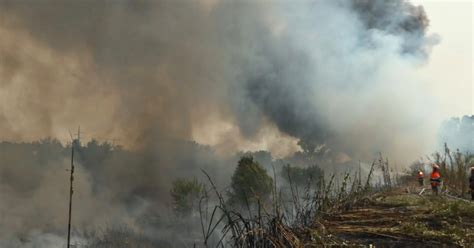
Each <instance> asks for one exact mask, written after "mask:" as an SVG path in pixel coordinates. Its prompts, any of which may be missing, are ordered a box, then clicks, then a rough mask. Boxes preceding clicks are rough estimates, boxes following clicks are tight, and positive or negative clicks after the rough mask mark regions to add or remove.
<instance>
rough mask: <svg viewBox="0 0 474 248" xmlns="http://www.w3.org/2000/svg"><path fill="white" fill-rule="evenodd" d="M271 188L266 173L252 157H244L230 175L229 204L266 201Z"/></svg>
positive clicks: (269, 179)
mask: <svg viewBox="0 0 474 248" xmlns="http://www.w3.org/2000/svg"><path fill="white" fill-rule="evenodd" d="M272 187H273V180H272V178H271V177H270V176H268V174H267V171H266V170H265V169H264V168H263V167H262V166H261V165H260V164H259V163H258V162H257V161H254V160H253V157H252V156H244V157H242V158H241V159H240V160H239V163H238V165H237V168H236V169H235V171H234V174H233V175H232V179H231V191H230V192H229V196H230V202H231V203H240V204H247V203H255V202H256V201H257V200H260V201H266V200H267V199H268V197H269V196H270V193H271V192H272Z"/></svg>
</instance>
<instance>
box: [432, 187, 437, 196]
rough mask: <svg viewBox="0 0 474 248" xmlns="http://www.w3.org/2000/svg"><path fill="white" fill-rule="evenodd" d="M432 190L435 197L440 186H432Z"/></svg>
mask: <svg viewBox="0 0 474 248" xmlns="http://www.w3.org/2000/svg"><path fill="white" fill-rule="evenodd" d="M431 189H432V190H433V193H434V194H435V195H438V186H433V185H431Z"/></svg>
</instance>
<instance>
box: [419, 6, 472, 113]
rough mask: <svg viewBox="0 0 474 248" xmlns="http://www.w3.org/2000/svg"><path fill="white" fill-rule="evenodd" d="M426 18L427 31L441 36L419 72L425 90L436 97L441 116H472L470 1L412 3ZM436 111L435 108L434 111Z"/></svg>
mask: <svg viewBox="0 0 474 248" xmlns="http://www.w3.org/2000/svg"><path fill="white" fill-rule="evenodd" d="M412 2H413V3H415V4H421V5H423V6H424V7H425V10H426V12H427V14H428V16H429V18H430V28H429V32H431V33H437V34H439V35H440V36H441V42H440V43H439V44H438V45H437V46H436V47H435V48H434V50H433V52H432V54H431V59H430V61H429V62H428V64H427V65H425V66H424V67H422V68H421V69H420V73H421V74H422V76H423V78H424V79H426V83H427V85H429V86H428V87H427V89H428V90H430V91H432V92H433V95H434V96H435V97H436V98H438V99H439V100H440V101H439V103H440V104H441V106H438V109H439V111H440V114H441V115H442V116H443V117H449V116H460V115H465V114H474V86H473V78H474V77H473V71H474V64H473V57H474V53H473V49H472V46H473V40H474V38H473V36H474V35H473V27H474V25H473V18H472V14H473V12H474V0H464V1H458V0H413V1H412ZM435 109H436V108H435Z"/></svg>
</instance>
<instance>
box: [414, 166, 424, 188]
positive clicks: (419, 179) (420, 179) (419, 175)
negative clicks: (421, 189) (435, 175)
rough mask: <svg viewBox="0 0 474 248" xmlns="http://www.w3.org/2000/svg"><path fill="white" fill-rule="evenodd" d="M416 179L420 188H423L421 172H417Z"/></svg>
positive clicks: (422, 174)
mask: <svg viewBox="0 0 474 248" xmlns="http://www.w3.org/2000/svg"><path fill="white" fill-rule="evenodd" d="M416 177H417V178H418V183H420V186H423V179H424V177H425V174H424V173H423V171H421V170H418V174H417V175H416Z"/></svg>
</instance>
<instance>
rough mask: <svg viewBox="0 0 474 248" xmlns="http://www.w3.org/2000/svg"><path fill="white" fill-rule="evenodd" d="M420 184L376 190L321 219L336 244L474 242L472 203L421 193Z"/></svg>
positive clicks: (447, 244)
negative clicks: (350, 206)
mask: <svg viewBox="0 0 474 248" xmlns="http://www.w3.org/2000/svg"><path fill="white" fill-rule="evenodd" d="M417 192H419V189H416V188H415V189H411V190H407V189H403V188H400V189H397V190H394V191H391V192H388V193H384V194H380V195H375V196H374V197H373V198H371V199H368V200H367V201H366V202H365V203H364V204H362V205H361V206H358V207H356V208H354V209H352V210H349V211H345V212H341V213H339V214H337V215H330V216H327V217H326V218H324V220H323V221H322V222H321V224H322V226H324V229H325V231H324V232H325V233H326V236H329V237H331V238H333V239H334V240H338V241H339V242H337V244H334V245H328V246H333V247H336V246H337V247H340V246H346V247H371V246H372V247H474V203H471V202H469V201H462V200H456V199H452V198H448V197H445V196H438V197H436V196H432V195H431V192H427V193H424V194H423V195H422V196H419V195H418V194H416V193H417Z"/></svg>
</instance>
